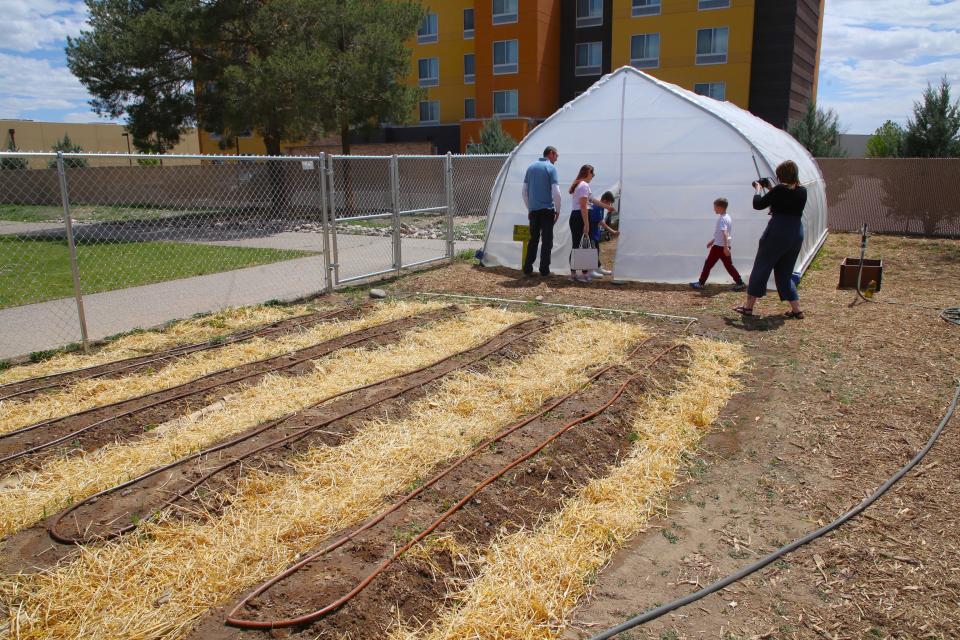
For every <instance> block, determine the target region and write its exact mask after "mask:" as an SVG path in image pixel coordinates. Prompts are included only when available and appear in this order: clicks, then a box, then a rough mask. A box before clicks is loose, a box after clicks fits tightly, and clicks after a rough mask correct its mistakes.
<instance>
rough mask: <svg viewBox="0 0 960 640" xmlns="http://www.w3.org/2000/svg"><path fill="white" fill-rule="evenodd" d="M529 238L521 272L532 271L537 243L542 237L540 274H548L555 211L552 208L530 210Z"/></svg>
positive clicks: (529, 272)
mask: <svg viewBox="0 0 960 640" xmlns="http://www.w3.org/2000/svg"><path fill="white" fill-rule="evenodd" d="M529 217H530V240H529V242H528V243H527V259H526V260H524V261H523V272H524V273H525V274H527V275H530V274H531V273H533V262H534V260H536V259H537V245H538V244H539V243H540V241H541V238H542V239H543V246H542V247H541V248H540V275H544V276H547V275H550V253H551V252H552V251H553V224H554V218H555V217H556V213H555V212H554V210H553V209H537V210H536V211H531V212H530V216H529Z"/></svg>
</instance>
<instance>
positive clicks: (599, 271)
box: [590, 269, 610, 278]
mask: <svg viewBox="0 0 960 640" xmlns="http://www.w3.org/2000/svg"><path fill="white" fill-rule="evenodd" d="M590 275H591V276H593V277H594V278H602V277H603V276H606V275H610V274H609V273H604V272H603V269H596V270H595V271H591V272H590Z"/></svg>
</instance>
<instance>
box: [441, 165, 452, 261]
mask: <svg viewBox="0 0 960 640" xmlns="http://www.w3.org/2000/svg"><path fill="white" fill-rule="evenodd" d="M443 181H444V183H445V184H444V186H445V187H446V196H447V257H448V258H450V262H453V248H454V247H453V213H454V211H453V154H451V153H450V152H449V151H448V152H447V157H446V160H445V162H444V172H443Z"/></svg>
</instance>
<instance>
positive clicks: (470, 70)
mask: <svg viewBox="0 0 960 640" xmlns="http://www.w3.org/2000/svg"><path fill="white" fill-rule="evenodd" d="M476 79H477V70H476V57H475V56H474V55H473V54H472V53H466V54H464V56H463V82H464V84H473V83H474V82H475V81H476Z"/></svg>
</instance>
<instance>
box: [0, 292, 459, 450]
mask: <svg viewBox="0 0 960 640" xmlns="http://www.w3.org/2000/svg"><path fill="white" fill-rule="evenodd" d="M452 308H453V307H452V306H451V307H446V308H444V309H441V310H440V311H438V312H430V313H426V314H423V315H422V316H410V317H408V318H402V319H400V320H394V321H391V322H389V323H387V325H395V324H397V323H400V322H403V321H405V320H409V319H411V318H417V317H422V318H426V320H425V321H424V322H422V323H420V324H419V325H415V326H422V325H424V324H426V323H428V322H433V321H434V320H436V319H437V318H438V317H442V316H443V315H444V314H445V313H448V312H449V311H450V309H452ZM462 313H464V312H462V311H458V312H457V314H462ZM453 315H456V314H453ZM382 326H386V325H382ZM372 328H376V327H372ZM370 329H371V327H368V328H366V329H359V330H357V331H354V332H352V333H348V334H346V336H350V335H354V334H358V333H362V332H364V331H369V330H370ZM398 331H402V329H397V328H396V327H390V328H386V329H383V330H382V331H379V332H375V333H372V334H370V335H365V336H359V337H355V338H354V339H352V340H351V341H349V342H347V343H346V344H343V345H341V346H339V347H337V349H336V350H339V349H344V348H346V347H349V346H351V345H354V344H357V343H359V342H365V341H367V340H372V339H373V338H377V337H379V336H382V335H387V334H390V333H396V332H398ZM346 336H340V337H338V338H333V340H340V339H342V338H344V337H346ZM324 342H330V340H324V341H323V342H318V343H317V344H314V345H311V346H309V347H304V348H303V349H297V350H296V351H291V352H288V353H283V354H280V355H276V356H271V357H269V358H263V359H261V360H254V361H253V362H245V363H244V364H243V366H250V365H255V364H260V363H263V362H267V361H269V360H277V359H281V358H285V357H287V356H290V355H292V354H294V353H298V352H303V351H306V350H308V349H313V348H315V347H317V346H320V345H322V344H324ZM328 353H332V351H330V352H328ZM323 355H326V354H313V355H310V356H307V357H301V358H298V359H295V360H292V361H289V362H284V363H283V364H280V365H277V366H274V367H271V368H269V369H265V370H263V371H257V372H254V373H248V374H244V375H240V376H235V377H233V378H231V379H229V380H225V381H222V382H217V383H215V384H211V385H209V386H207V387H204V388H201V389H188V390H186V391H183V392H181V393H178V394H175V395H173V396H170V397H166V398H163V399H160V400H155V401H153V402H150V403H148V404H146V405H143V406H141V407H137V408H134V409H128V410H127V411H121V412H120V413H117V414H114V415H111V416H107V417H106V418H103V419H101V420H97V421H96V422H93V423H91V424H88V425H87V426H85V427H81V428H80V429H77V430H76V431H73V432H71V433H68V434H67V435H65V436H61V437H60V438H56V439H54V440H50V441H49V442H45V443H43V444H39V445H37V446H35V447H31V448H30V449H25V450H23V451H19V452H17V453H14V454H11V455H9V456H7V457H5V458H0V464H3V463H5V462H11V461H13V460H18V459H20V458H23V457H26V456H29V455H33V454H34V453H38V452H40V451H43V450H45V449H49V448H50V447H53V446H56V445H58V444H60V443H63V442H67V441H68V440H72V439H73V438H76V437H77V436H78V435H80V434H83V433H86V432H87V431H89V430H91V429H93V428H95V427H99V426H101V425H103V424H106V423H108V422H111V421H113V420H117V419H118V418H124V417H126V416H129V415H133V414H135V413H140V412H141V411H146V410H147V409H152V408H153V407H157V406H160V405H162V404H166V403H168V402H172V401H174V400H180V399H183V398H186V397H188V396H192V395H196V394H198V393H203V392H205V391H209V390H210V389H216V388H217V387H222V386H225V385H228V384H236V383H237V382H242V381H243V380H246V379H248V378H254V377H257V376H263V375H266V374H268V373H274V372H276V371H282V370H284V369H289V368H291V367H295V366H297V365H298V364H301V363H303V362H306V361H308V360H313V359H315V358H320V357H322V356H323ZM225 371H229V369H222V370H220V371H214V372H213V373H210V374H207V375H204V376H201V377H199V378H194V379H193V380H190V381H189V382H185V383H183V384H179V385H176V386H173V387H169V388H167V389H162V390H160V391H157V392H154V393H151V394H147V395H148V396H150V395H157V394H165V393H169V392H170V391H172V390H174V389H180V388H183V387H187V386H189V385H192V384H194V383H196V382H198V381H200V380H205V379H207V378H211V377H213V376H217V375H221V374H222V373H224V372H225ZM139 397H140V398H143V397H146V396H139ZM136 399H137V398H136V397H135V398H127V399H125V400H119V401H117V402H112V403H110V404H105V405H101V406H99V407H92V408H90V409H86V410H84V411H79V412H77V413H74V414H71V415H68V416H61V417H59V418H51V419H49V420H44V421H43V422H38V423H36V424H33V425H30V426H29V427H24V428H22V429H17V430H16V431H10V432H8V433H5V434H0V440H2V439H4V438H9V437H11V436H15V435H19V434H22V433H27V432H29V431H33V430H35V429H39V428H41V427H45V426H47V425H50V424H53V423H55V422H60V421H61V420H66V419H68V418H75V417H77V416H81V415H85V414H88V413H92V412H94V411H102V410H103V409H109V408H110V407H114V406H117V405H120V404H123V403H125V402H131V401H133V400H136Z"/></svg>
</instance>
